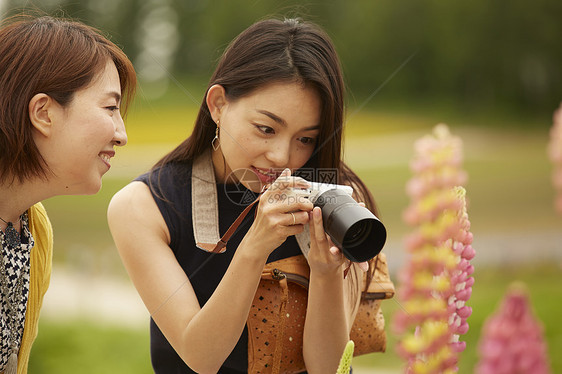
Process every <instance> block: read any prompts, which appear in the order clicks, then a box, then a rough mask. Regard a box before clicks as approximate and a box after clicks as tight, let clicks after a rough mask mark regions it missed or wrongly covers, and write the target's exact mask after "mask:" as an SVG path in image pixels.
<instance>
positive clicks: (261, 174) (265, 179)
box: [251, 166, 280, 184]
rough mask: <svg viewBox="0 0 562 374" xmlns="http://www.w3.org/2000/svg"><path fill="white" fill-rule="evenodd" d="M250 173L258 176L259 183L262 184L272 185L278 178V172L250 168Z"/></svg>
mask: <svg viewBox="0 0 562 374" xmlns="http://www.w3.org/2000/svg"><path fill="white" fill-rule="evenodd" d="M251 168H252V171H253V172H254V173H255V174H256V175H257V176H258V178H259V180H260V182H262V183H263V184H269V183H273V182H274V181H275V180H276V179H277V177H278V176H279V174H280V173H279V172H276V171H273V170H272V169H261V168H257V167H255V166H252V167H251Z"/></svg>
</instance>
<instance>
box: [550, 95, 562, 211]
mask: <svg viewBox="0 0 562 374" xmlns="http://www.w3.org/2000/svg"><path fill="white" fill-rule="evenodd" d="M548 157H549V158H550V160H551V161H552V163H553V165H554V170H553V171H552V183H553V185H554V190H555V191H556V192H555V193H556V197H555V202H554V207H555V209H556V211H557V212H558V213H560V214H562V104H560V107H559V108H558V109H557V110H555V111H554V116H553V124H552V128H551V129H550V142H549V144H548Z"/></svg>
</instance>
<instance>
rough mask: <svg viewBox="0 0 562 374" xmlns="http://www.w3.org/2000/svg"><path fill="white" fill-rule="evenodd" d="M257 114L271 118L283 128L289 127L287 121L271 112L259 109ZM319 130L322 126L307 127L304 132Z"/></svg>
mask: <svg viewBox="0 0 562 374" xmlns="http://www.w3.org/2000/svg"><path fill="white" fill-rule="evenodd" d="M257 112H258V113H261V114H263V115H266V116H268V117H269V118H271V119H272V120H274V121H275V122H277V123H278V124H280V125H281V126H284V127H287V122H285V120H284V119H283V118H281V117H279V116H278V115H277V114H274V113H271V112H270V111H268V110H263V109H258V110H257ZM319 128H320V125H316V126H310V127H305V128H304V129H303V131H310V130H318V129H319Z"/></svg>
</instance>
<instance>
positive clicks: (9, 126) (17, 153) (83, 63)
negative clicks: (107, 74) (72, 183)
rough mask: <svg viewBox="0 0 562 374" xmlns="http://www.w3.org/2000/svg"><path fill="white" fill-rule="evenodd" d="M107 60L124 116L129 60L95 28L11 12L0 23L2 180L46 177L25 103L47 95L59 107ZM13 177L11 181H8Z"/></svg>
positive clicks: (131, 77) (130, 81) (131, 89)
mask: <svg viewBox="0 0 562 374" xmlns="http://www.w3.org/2000/svg"><path fill="white" fill-rule="evenodd" d="M108 58H109V59H111V60H112V61H113V62H114V63H115V66H116V68H117V71H118V73H119V81H120V84H121V90H122V91H123V105H122V108H123V114H125V113H126V110H127V107H128V105H129V104H130V101H131V99H132V98H133V96H134V93H135V89H136V74H135V71H134V68H133V65H132V63H131V61H130V60H129V59H128V58H127V56H126V55H125V54H124V53H123V51H122V50H121V49H120V48H119V47H117V46H116V45H115V44H114V43H112V42H111V41H109V40H108V39H107V38H106V37H104V36H103V35H102V34H101V33H100V32H99V31H98V30H97V29H95V28H93V27H90V26H87V25H85V24H83V23H80V22H76V21H71V20H67V19H62V18H53V17H49V16H43V17H31V16H15V17H11V18H8V19H6V20H5V21H3V22H2V25H1V27H0V184H4V183H8V184H11V183H12V182H13V181H14V180H15V179H16V178H17V179H18V180H19V181H20V182H23V181H25V180H27V179H30V178H33V177H43V178H44V177H46V176H47V171H48V165H46V163H45V160H44V159H43V157H42V156H41V154H40V152H39V150H38V149H37V147H36V145H35V143H34V141H33V137H32V124H31V121H30V119H29V110H28V105H29V102H30V100H31V99H32V98H33V96H34V95H36V94H38V93H45V94H47V95H49V96H50V97H52V98H53V99H54V100H56V101H57V102H58V103H59V104H61V105H62V106H65V105H67V104H69V103H70V102H71V101H72V99H73V94H74V93H75V92H76V91H78V90H80V89H82V88H85V87H87V86H88V84H90V83H91V81H92V79H93V78H94V77H95V76H96V75H97V74H98V73H99V72H101V71H102V70H103V68H104V67H105V64H106V61H107V59H108ZM8 178H11V180H7V179H8Z"/></svg>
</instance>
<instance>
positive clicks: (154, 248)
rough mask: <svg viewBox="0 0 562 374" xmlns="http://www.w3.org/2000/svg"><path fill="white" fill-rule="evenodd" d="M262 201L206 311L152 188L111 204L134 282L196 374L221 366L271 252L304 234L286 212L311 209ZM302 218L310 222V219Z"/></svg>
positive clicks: (134, 188)
mask: <svg viewBox="0 0 562 374" xmlns="http://www.w3.org/2000/svg"><path fill="white" fill-rule="evenodd" d="M287 186H288V184H287ZM285 187H286V186H285ZM279 188H281V187H279V186H278V189H279ZM281 189H282V188H281ZM266 194H267V192H266ZM263 196H264V197H265V198H262V200H261V201H260V204H259V205H258V211H257V216H256V219H255V221H254V224H252V226H251V228H250V230H249V231H248V233H247V234H246V235H245V237H244V239H243V240H242V242H241V243H240V245H239V247H238V248H237V250H236V253H235V255H234V257H233V259H232V262H231V264H230V265H229V267H228V269H227V271H226V273H225V274H224V276H223V278H222V280H221V282H220V284H219V285H218V287H217V288H216V290H215V292H214V293H213V295H212V296H211V297H210V298H209V300H208V301H207V303H206V304H205V305H204V306H203V308H201V307H200V306H199V302H198V300H197V298H196V295H195V292H194V290H193V288H192V286H191V283H190V282H189V279H188V278H187V276H186V274H185V272H184V271H183V269H182V268H181V267H180V265H179V264H178V262H177V260H176V258H175V256H174V254H173V253H172V251H171V249H170V247H169V243H170V234H169V232H168V229H167V226H166V224H165V222H164V219H163V218H162V215H161V214H160V211H159V210H158V207H157V205H156V203H155V201H154V199H153V197H152V195H151V193H150V190H149V188H148V186H146V185H145V184H144V183H141V182H133V183H131V184H130V185H128V186H126V187H125V188H124V189H122V190H121V191H120V192H118V193H117V194H116V195H115V196H114V197H113V199H112V201H111V203H110V205H109V209H108V221H109V226H110V229H111V232H112V235H113V237H114V240H115V243H116V245H117V248H118V250H119V254H120V256H121V258H122V260H123V263H124V265H125V267H126V269H127V271H128V273H129V276H130V277H131V279H132V281H133V283H134V285H135V287H136V288H137V290H138V292H139V294H140V296H141V298H142V299H143V301H144V304H145V305H146V307H147V309H148V311H149V312H150V315H151V316H152V318H153V319H154V321H155V322H156V324H157V325H158V327H159V328H160V330H161V331H162V333H163V334H164V336H165V337H166V339H167V340H168V341H169V342H170V344H171V345H172V347H174V349H175V350H176V352H177V353H178V354H179V356H180V357H181V358H182V359H183V360H184V361H185V362H186V364H187V365H188V366H189V367H190V368H191V369H193V370H195V371H197V372H199V373H216V372H217V371H218V370H219V368H220V367H221V366H222V364H223V363H224V361H225V360H226V358H227V357H228V355H229V354H230V353H231V351H232V350H233V348H234V347H235V345H236V343H237V342H238V340H239V338H240V336H241V334H242V332H243V330H244V326H245V323H246V319H247V317H248V313H249V310H250V307H251V304H252V300H253V297H254V294H255V292H256V289H257V286H258V284H259V280H260V277H261V272H262V269H263V267H264V265H265V262H266V260H267V257H268V256H269V253H271V251H273V250H274V249H275V248H276V247H277V246H279V245H280V244H281V243H282V242H283V241H284V240H285V239H286V237H287V236H289V235H294V234H295V233H297V232H299V231H302V225H297V226H291V225H290V224H289V225H288V224H287V222H290V223H292V216H291V215H289V214H287V213H286V211H285V210H291V209H292V210H299V209H304V208H306V207H304V206H287V203H282V202H277V201H275V199H273V200H272V199H270V198H269V197H270V196H269V195H265V194H264V195H263ZM272 201H273V203H272ZM284 211H285V212H284ZM295 215H296V216H298V214H295ZM300 215H303V219H301V221H302V220H306V215H307V213H305V212H301V213H300ZM301 223H304V222H301Z"/></svg>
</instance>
